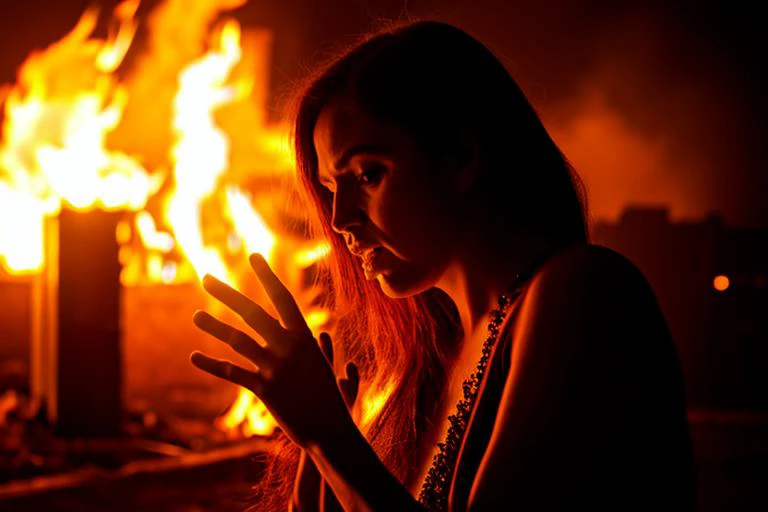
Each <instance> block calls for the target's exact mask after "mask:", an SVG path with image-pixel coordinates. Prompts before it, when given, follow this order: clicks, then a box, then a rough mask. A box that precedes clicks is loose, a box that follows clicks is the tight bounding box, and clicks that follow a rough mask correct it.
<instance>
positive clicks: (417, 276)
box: [314, 101, 460, 297]
mask: <svg viewBox="0 0 768 512" xmlns="http://www.w3.org/2000/svg"><path fill="white" fill-rule="evenodd" d="M314 144H315V150H316V152H317V157H318V163H319V169H318V179H319V181H320V183H321V184H322V185H323V186H324V187H326V188H327V189H328V190H329V191H330V192H331V193H332V194H333V218H332V225H333V229H334V230H335V231H336V232H338V233H340V234H342V235H343V236H344V239H345V240H346V243H347V246H348V248H349V249H350V251H352V252H353V253H354V254H356V255H357V256H358V258H359V261H360V264H361V265H362V267H363V269H364V271H365V275H366V277H367V278H368V279H377V280H378V281H379V284H380V285H381V288H382V290H383V291H384V293H386V294H387V295H389V296H391V297H405V296H409V295H413V294H416V293H419V292H421V291H424V290H426V289H428V288H431V287H432V286H434V285H435V284H436V282H437V280H438V279H439V277H440V276H441V275H442V274H443V272H444V271H445V269H446V267H447V266H448V264H449V263H450V261H451V258H452V255H453V254H454V253H455V243H456V240H457V238H458V237H457V235H458V233H457V232H456V227H457V226H458V223H457V222H456V221H457V214H458V211H459V210H460V208H459V202H458V199H459V197H458V195H457V193H456V191H455V190H454V189H455V187H452V186H451V182H452V180H451V179H450V177H449V176H450V171H451V170H450V169H449V168H448V167H447V164H439V163H437V162H435V161H434V159H431V158H429V157H428V156H427V154H426V153H425V152H424V151H423V150H422V149H421V148H420V147H418V146H417V144H416V140H415V139H414V138H413V137H412V136H411V135H410V134H409V133H408V132H407V131H405V130H403V129H402V128H399V127H397V126H396V125H394V124H390V123H384V122H379V121H374V120H373V119H371V118H370V117H369V116H367V115H365V114H363V113H362V112H361V111H360V110H359V109H357V108H355V107H354V106H353V105H351V104H349V103H347V102H342V101H337V102H333V103H330V104H329V105H328V106H326V107H325V108H324V109H323V111H322V112H321V115H320V117H319V118H318V121H317V124H316V125H315V131H314Z"/></svg>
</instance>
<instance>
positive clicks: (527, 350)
mask: <svg viewBox="0 0 768 512" xmlns="http://www.w3.org/2000/svg"><path fill="white" fill-rule="evenodd" d="M293 140H294V148H295V153H296V167H297V172H298V177H299V181H300V183H301V185H302V187H303V190H304V191H305V192H306V193H307V197H308V199H309V202H310V204H311V206H312V207H313V212H312V221H313V225H314V226H316V228H317V233H318V235H319V236H321V237H324V238H325V239H326V240H327V241H328V242H329V243H330V245H331V247H332V251H331V255H330V257H329V259H328V262H327V263H328V265H327V268H323V269H322V271H321V272H319V273H318V275H319V276H321V277H327V282H325V284H326V285H327V286H328V288H329V290H330V293H329V296H328V306H329V307H331V308H332V309H333V311H334V314H335V316H336V318H337V322H336V324H335V325H336V327H335V329H334V332H333V333H330V334H326V333H323V334H321V335H320V336H319V338H318V339H315V337H314V336H313V335H312V333H311V332H310V331H309V328H308V327H307V324H306V323H305V321H304V318H303V317H302V314H301V312H300V311H299V308H298V306H297V305H296V302H295V301H294V299H293V297H292V296H291V294H290V293H289V292H288V290H287V289H286V288H285V287H284V286H283V285H282V284H281V283H280V281H279V280H278V279H277V277H276V276H275V275H274V274H273V273H272V271H271V270H270V268H269V267H268V265H267V264H266V262H265V261H264V259H263V258H261V257H260V256H259V255H252V257H251V265H252V267H253V269H254V271H255V273H256V275H257V276H258V278H259V279H260V281H261V283H262V284H263V285H264V289H265V291H266V292H267V295H268V296H269V297H270V299H271V301H272V304H273V305H274V308H275V310H276V311H277V313H278V315H277V317H275V316H272V315H270V314H268V313H267V311H266V310H265V307H266V305H258V304H256V303H254V302H253V301H251V300H250V299H249V298H247V297H245V296H244V295H242V294H240V293H239V292H237V291H236V290H234V289H232V288H230V287H228V286H227V285H225V284H224V283H221V282H219V281H217V280H216V279H214V278H211V277H206V278H205V279H204V286H205V288H206V290H207V291H208V292H209V293H210V294H211V295H212V296H213V297H215V298H216V299H218V300H220V301H221V302H223V303H224V304H225V305H227V306H228V307H230V308H231V309H233V310H234V311H235V312H237V313H239V314H240V315H241V316H242V317H243V319H244V320H245V321H246V322H247V324H248V325H249V326H250V327H251V329H252V330H251V331H249V332H243V331H239V330H237V329H235V328H233V327H231V326H229V325H227V324H225V323H223V322H221V321H219V320H217V319H216V318H214V317H213V316H211V315H209V314H208V313H205V312H197V313H196V314H195V317H194V321H195V324H196V325H197V326H198V327H199V328H200V329H202V330H204V331H206V332H208V333H210V334H211V335H213V336H215V337H217V338H219V339H220V340H222V341H224V342H225V343H227V344H229V345H231V346H232V348H233V349H234V350H236V351H237V352H238V353H240V354H242V355H244V356H245V357H247V358H248V359H249V360H250V361H252V362H253V365H254V366H252V367H248V368H245V367H240V366H237V365H235V364H233V363H230V362H228V361H222V360H217V359H213V358H210V357H209V356H206V355H204V354H201V353H199V352H196V353H194V354H193V355H192V362H193V363H194V364H195V365H196V366H198V367H199V368H201V369H203V370H205V371H207V372H209V373H211V374H213V375H215V376H218V377H220V378H224V379H227V380H229V381H231V382H234V383H236V384H239V385H242V386H245V387H247V388H248V389H250V390H252V391H253V392H254V393H255V394H256V395H257V396H258V397H259V398H260V399H261V400H262V401H263V402H264V403H265V404H266V406H267V407H268V409H269V410H270V412H271V413H272V415H273V416H274V417H275V419H276V420H277V422H278V424H279V426H280V427H281V430H282V432H283V433H285V435H286V436H287V438H288V439H289V440H290V441H291V443H292V444H293V445H294V446H295V447H297V450H298V451H299V453H297V455H296V460H294V461H293V462H294V464H293V465H292V466H291V465H290V464H289V465H288V466H280V467H278V466H273V470H272V471H271V473H270V474H271V484H270V485H273V487H272V488H271V489H272V490H271V494H272V495H273V497H277V498H275V499H273V500H272V502H271V504H269V505H268V500H267V499H266V498H265V499H264V501H260V502H259V503H258V504H256V506H255V509H256V510H267V509H268V508H270V507H272V506H277V507H278V508H277V509H278V510H280V509H282V510H286V509H289V508H291V509H292V510H298V511H301V512H304V511H312V510H330V509H334V508H335V509H338V508H342V509H344V510H377V511H378V510H383V511H408V510H453V511H464V510H559V509H565V508H569V509H572V508H573V509H582V508H583V509H585V510H654V509H664V510H693V509H694V508H695V486H694V480H695V479H694V472H693V461H692V454H691V446H690V438H689V433H688V425H687V420H686V415H685V401H684V392H683V382H682V376H681V371H680V368H679V363H678V359H677V354H676V352H675V348H674V344H673V342H672V339H671V336H670V334H669V330H668V328H667V325H666V322H665V320H664V317H663V315H662V313H661V311H660V309H659V306H658V303H657V301H656V299H655V297H654V294H653V292H652V291H651V289H650V287H649V286H648V284H647V282H646V281H645V279H644V277H643V276H642V274H641V273H640V272H639V271H638V270H637V269H636V268H635V267H634V266H633V265H632V264H631V263H630V262H629V261H627V260H626V259H625V258H624V257H622V256H621V255H619V254H618V253H616V252H614V251H612V250H609V249H607V248H604V247H600V246H597V245H593V244H590V243H589V239H588V229H587V220H586V211H585V206H584V198H583V193H582V190H581V186H580V182H579V180H578V178H577V176H576V174H575V172H574V171H573V169H572V168H571V166H570V164H569V163H568V161H567V160H566V158H565V157H564V155H563V154H562V153H561V152H560V150H559V149H558V148H557V146H556V145H555V143H554V142H553V141H552V139H551V137H550V136H549V134H548V133H547V131H546V129H545V128H544V126H543V124H542V122H541V121H540V119H539V117H538V115H537V114H536V112H535V110H534V109H533V108H532V106H531V105H530V103H529V102H528V100H527V99H526V97H525V95H524V94H523V92H522V91H521V89H520V88H519V87H518V85H517V84H516V83H515V81H514V80H513V78H512V77H511V76H510V74H509V73H508V72H507V70H506V69H505V68H504V66H503V65H502V63H501V62H500V61H499V60H498V59H497V58H496V57H495V56H494V55H493V53H492V52H491V51H489V50H488V49H487V48H486V47H485V46H484V45H483V44H482V43H480V42H479V41H478V40H476V39H475V38H473V37H471V36H469V35H468V34H466V33H465V32H463V31H462V30H460V29H458V28H456V27H453V26H450V25H447V24H443V23H438V22H413V23H409V24H406V25H401V26H398V27H395V28H392V29H388V30H385V31H382V32H378V33H376V34H373V35H371V36H369V37H367V38H366V39H365V40H364V41H362V42H361V43H359V44H358V45H356V46H354V47H353V48H351V49H349V50H348V51H347V52H345V53H344V54H342V55H341V56H339V57H337V58H336V59H334V60H333V61H331V62H330V63H329V64H328V65H326V66H325V67H323V68H322V69H320V70H319V71H318V72H317V73H316V74H315V75H313V76H311V77H309V78H308V81H307V84H306V86H305V88H304V89H302V92H301V94H300V95H299V98H298V101H297V108H296V114H295V123H294V131H293ZM377 398H378V399H379V400H380V402H379V403H378V404H377V406H376V407H373V408H372V407H371V403H372V400H374V399H377ZM370 411H373V412H372V413H371V412H370ZM294 453H295V452H294ZM286 467H287V468H288V469H285V468H286ZM297 467H298V469H297ZM280 468H283V469H280ZM281 489H282V490H283V491H284V492H282V493H281V492H280V490H281ZM281 497H282V498H281ZM280 499H284V500H285V501H284V503H280Z"/></svg>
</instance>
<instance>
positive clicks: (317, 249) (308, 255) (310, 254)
mask: <svg viewBox="0 0 768 512" xmlns="http://www.w3.org/2000/svg"><path fill="white" fill-rule="evenodd" d="M330 253H331V244H329V243H328V242H326V241H322V242H318V243H317V244H315V245H314V246H313V247H310V248H309V249H305V250H303V251H299V252H297V253H296V254H295V255H294V257H293V263H294V264H295V265H296V266H297V267H299V268H307V267H309V266H311V265H312V264H313V263H316V262H318V261H320V260H321V259H323V258H325V257H326V256H328V255H329V254H330Z"/></svg>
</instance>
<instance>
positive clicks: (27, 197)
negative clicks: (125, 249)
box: [0, 0, 160, 274]
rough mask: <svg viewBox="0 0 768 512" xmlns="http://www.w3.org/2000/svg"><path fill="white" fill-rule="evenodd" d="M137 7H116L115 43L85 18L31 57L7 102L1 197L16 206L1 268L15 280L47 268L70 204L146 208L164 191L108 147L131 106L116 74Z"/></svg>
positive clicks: (3, 231) (1, 248)
mask: <svg viewBox="0 0 768 512" xmlns="http://www.w3.org/2000/svg"><path fill="white" fill-rule="evenodd" d="M137 7H138V2H136V1H135V0H129V1H126V2H124V3H122V4H120V5H119V6H118V7H117V9H116V11H115V22H116V23H117V24H118V28H117V30H116V33H115V34H114V36H113V37H111V38H110V39H108V40H100V39H96V38H93V37H91V35H92V33H93V30H94V28H95V26H96V22H97V20H98V11H97V10H95V9H89V10H87V11H86V12H85V13H84V14H83V16H82V17H81V18H80V20H79V22H78V23H77V25H76V26H75V27H74V28H73V29H72V31H71V32H70V33H69V34H67V35H66V36H65V37H63V38H62V39H61V40H59V41H58V42H56V43H54V44H53V45H51V46H50V47H49V48H48V49H47V50H45V51H43V52H36V53H33V54H32V55H30V57H29V58H28V59H27V60H26V61H25V62H24V64H23V65H22V67H21V69H20V70H19V73H18V83H17V84H16V85H15V86H14V87H12V88H11V89H10V92H9V93H8V96H7V97H6V99H5V104H4V109H5V119H4V124H3V132H2V144H0V196H2V198H3V203H2V204H3V205H8V206H10V208H3V210H2V211H0V238H2V239H3V240H5V242H3V243H0V263H2V264H3V266H4V267H5V268H6V270H8V271H9V272H10V273H13V274H18V273H33V272H38V271H39V270H40V268H41V267H42V265H43V249H42V248H43V243H42V236H43V230H42V226H43V223H44V220H45V217H46V216H54V215H56V214H57V213H58V211H59V210H60V208H61V207H62V203H64V202H66V203H68V204H69V205H70V207H73V208H75V209H79V210H86V209H90V208H95V207H100V208H104V209H130V210H138V209H140V208H142V207H143V206H144V204H145V203H146V201H147V198H148V197H149V195H150V194H151V193H153V192H154V191H155V190H156V189H157V187H158V186H159V183H160V181H159V179H158V178H157V177H155V176H151V175H150V174H149V173H148V172H147V171H146V170H145V169H144V168H143V167H142V165H141V164H140V163H139V161H138V160H137V159H135V158H133V157H132V156H130V155H127V154H125V153H122V152H120V151H113V150H109V149H107V148H106V144H105V140H106V137H107V135H108V134H109V133H110V132H111V131H112V130H113V129H114V128H115V127H116V126H117V124H118V123H119V122H120V119H121V116H122V112H123V109H124V107H125V100H126V95H125V91H124V90H123V89H122V88H121V86H120V84H119V83H118V82H117V80H116V79H115V78H114V77H113V76H112V73H113V72H114V70H115V69H116V68H117V67H118V66H119V65H120V63H121V62H122V59H123V57H124V56H125V53H126V51H127V49H128V47H129V46H130V43H131V41H132V39H133V34H134V33H135V30H136V24H135V22H134V20H133V15H134V13H135V11H136V8H137ZM73 70H76V72H73ZM11 216H12V218H11Z"/></svg>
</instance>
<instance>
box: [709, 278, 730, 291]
mask: <svg viewBox="0 0 768 512" xmlns="http://www.w3.org/2000/svg"><path fill="white" fill-rule="evenodd" d="M712 285H713V286H714V287H715V290H717V291H719V292H724V291H725V290H727V289H728V287H730V286H731V280H730V279H728V277H726V276H723V275H720V276H717V277H715V279H714V280H713V282H712Z"/></svg>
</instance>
